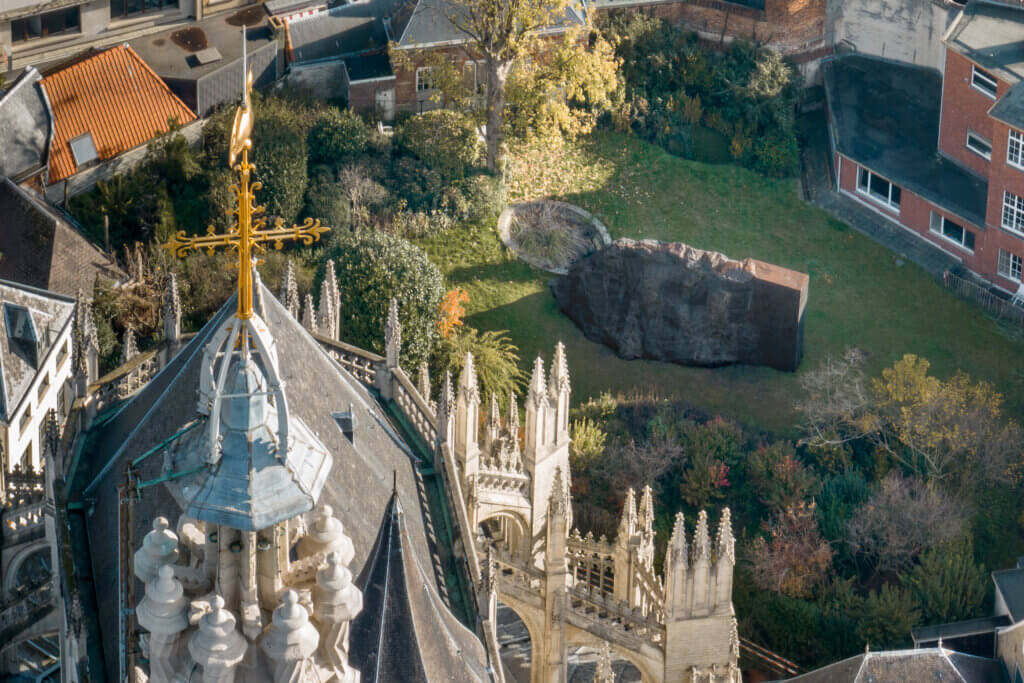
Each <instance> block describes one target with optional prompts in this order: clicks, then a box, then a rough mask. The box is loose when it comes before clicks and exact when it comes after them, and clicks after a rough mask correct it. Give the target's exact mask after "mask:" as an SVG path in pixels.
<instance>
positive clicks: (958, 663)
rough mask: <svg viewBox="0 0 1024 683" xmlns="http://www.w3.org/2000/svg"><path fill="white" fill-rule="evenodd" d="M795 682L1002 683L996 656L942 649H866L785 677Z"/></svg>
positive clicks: (1000, 666)
mask: <svg viewBox="0 0 1024 683" xmlns="http://www.w3.org/2000/svg"><path fill="white" fill-rule="evenodd" d="M788 680H790V681H793V682H794V683H798V682H799V683H818V682H819V681H820V682H821V683H825V682H826V681H827V682H828V683H890V682H892V683H896V682H897V681H899V682H902V681H964V683H1003V681H1004V680H1005V678H1004V677H1003V669H1002V665H1001V664H1000V663H999V662H998V661H996V660H995V659H988V658H986V657H975V656H974V655H965V654H962V653H959V652H954V651H952V650H946V649H944V648H924V649H919V650H890V651H885V652H866V653H864V654H861V655H857V656H856V657H850V658H849V659H844V660H842V661H841V662H836V663H835V664H830V665H828V666H825V667H822V668H820V669H815V670H814V671H810V672H808V673H805V674H802V675H800V676H797V677H796V678H790V679H788Z"/></svg>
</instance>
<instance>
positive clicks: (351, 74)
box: [345, 54, 395, 81]
mask: <svg viewBox="0 0 1024 683" xmlns="http://www.w3.org/2000/svg"><path fill="white" fill-rule="evenodd" d="M345 69H346V70H347V71H348V79H349V81H362V80H367V79H370V78H386V77H388V76H394V75H395V72H394V71H392V69H391V60H390V59H388V56H387V55H386V54H379V55H359V56H357V57H346V58H345Z"/></svg>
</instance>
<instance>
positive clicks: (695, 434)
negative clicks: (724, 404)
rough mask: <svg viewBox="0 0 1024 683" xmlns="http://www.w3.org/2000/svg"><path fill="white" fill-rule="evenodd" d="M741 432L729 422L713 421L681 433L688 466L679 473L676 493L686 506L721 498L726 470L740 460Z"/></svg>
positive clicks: (725, 483)
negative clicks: (680, 480) (679, 477)
mask: <svg viewBox="0 0 1024 683" xmlns="http://www.w3.org/2000/svg"><path fill="white" fill-rule="evenodd" d="M741 438H742V433H741V432H740V430H739V428H737V427H736V426H735V425H733V424H732V423H731V422H727V421H725V420H721V419H715V420H711V421H709V422H707V423H706V424H703V425H693V426H692V427H690V428H689V429H687V430H686V431H685V432H684V434H683V447H684V452H685V453H686V455H687V456H689V458H688V459H689V466H688V467H687V468H686V469H685V470H684V471H683V482H682V485H681V486H680V493H681V495H682V497H683V500H685V501H686V502H687V503H689V504H690V505H693V506H694V507H704V506H705V505H706V504H707V503H708V501H709V500H711V499H712V498H721V497H723V496H724V495H725V493H726V491H725V489H727V488H728V487H729V485H730V484H729V478H728V477H729V470H730V468H731V467H732V466H734V465H735V464H736V463H737V462H739V460H740V458H741V457H742V451H741V448H740V447H741Z"/></svg>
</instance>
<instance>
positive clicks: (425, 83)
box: [416, 66, 437, 93]
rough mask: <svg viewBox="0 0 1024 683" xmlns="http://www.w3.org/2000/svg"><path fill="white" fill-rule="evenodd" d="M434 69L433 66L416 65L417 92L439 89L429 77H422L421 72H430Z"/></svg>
mask: <svg viewBox="0 0 1024 683" xmlns="http://www.w3.org/2000/svg"><path fill="white" fill-rule="evenodd" d="M433 71H434V67H432V66H418V67H416V92H417V93H421V92H433V91H434V90H437V88H436V87H435V86H434V84H433V83H431V82H430V78H429V77H421V76H420V74H421V73H422V74H430V73H432V72H433Z"/></svg>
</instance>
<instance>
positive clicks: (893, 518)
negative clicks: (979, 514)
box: [847, 471, 967, 571]
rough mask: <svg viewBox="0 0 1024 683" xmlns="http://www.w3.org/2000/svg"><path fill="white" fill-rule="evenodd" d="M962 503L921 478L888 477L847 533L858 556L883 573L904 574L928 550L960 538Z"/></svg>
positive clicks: (855, 516) (962, 513)
mask: <svg viewBox="0 0 1024 683" xmlns="http://www.w3.org/2000/svg"><path fill="white" fill-rule="evenodd" d="M966 521H967V520H966V514H965V512H964V505H963V503H962V501H960V500H958V499H957V498H954V497H953V496H951V495H950V494H947V493H944V492H943V491H942V490H941V489H939V488H938V487H937V486H928V484H927V483H925V481H924V480H922V479H920V478H918V477H904V476H903V475H901V474H900V473H899V472H895V471H894V472H890V473H889V474H888V475H887V476H886V477H885V479H883V480H882V481H881V483H880V485H879V487H878V488H877V490H876V491H875V492H874V494H873V495H872V496H871V497H870V498H869V499H868V501H867V503H866V504H864V505H863V506H861V507H860V508H859V509H858V510H857V511H856V512H855V513H854V515H853V517H852V519H851V520H850V522H849V525H848V527H847V533H848V539H849V543H850V545H851V547H852V548H853V549H854V551H855V552H858V553H859V554H861V555H862V556H864V557H865V558H866V559H867V560H868V561H869V562H870V563H871V564H872V565H874V566H875V567H876V568H877V569H878V570H879V571H893V570H900V569H903V568H904V567H906V566H908V565H909V564H910V563H911V562H913V561H914V560H915V559H916V558H917V557H918V556H919V555H920V554H921V553H922V552H923V551H924V550H925V549H926V548H929V547H931V546H933V545H935V544H937V543H941V542H943V541H947V540H949V539H951V538H955V537H957V536H959V535H960V534H961V533H962V532H963V529H964V527H965V525H966Z"/></svg>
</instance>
